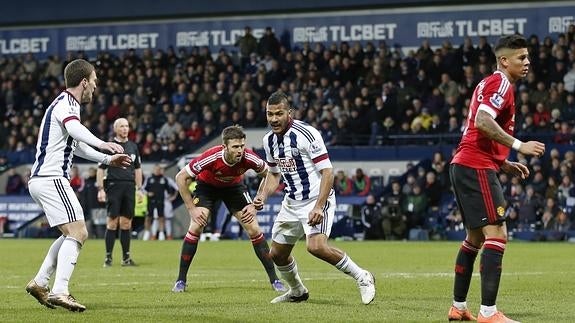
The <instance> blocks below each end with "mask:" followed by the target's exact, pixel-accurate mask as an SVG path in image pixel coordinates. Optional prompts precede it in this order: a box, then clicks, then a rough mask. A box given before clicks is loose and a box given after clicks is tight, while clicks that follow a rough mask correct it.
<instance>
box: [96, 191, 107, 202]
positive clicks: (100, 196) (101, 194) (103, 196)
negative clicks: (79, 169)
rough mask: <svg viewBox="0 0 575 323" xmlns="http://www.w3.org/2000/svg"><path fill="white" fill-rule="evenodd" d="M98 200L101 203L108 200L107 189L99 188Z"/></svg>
mask: <svg viewBox="0 0 575 323" xmlns="http://www.w3.org/2000/svg"><path fill="white" fill-rule="evenodd" d="M98 202H100V203H104V202H106V191H104V190H98Z"/></svg>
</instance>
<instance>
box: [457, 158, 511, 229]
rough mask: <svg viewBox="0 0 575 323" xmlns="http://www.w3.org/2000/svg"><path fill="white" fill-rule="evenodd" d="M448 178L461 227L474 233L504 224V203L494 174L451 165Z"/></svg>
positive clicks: (490, 171)
mask: <svg viewBox="0 0 575 323" xmlns="http://www.w3.org/2000/svg"><path fill="white" fill-rule="evenodd" d="M449 177H450V179H451V183H452V184H453V189H454V191H455V199H456V200H457V206H458V207H459V211H461V216H462V218H463V224H464V225H465V227H467V228H468V229H477V228H482V227H484V226H486V225H489V224H498V223H501V222H503V221H505V206H506V202H505V198H504V197H503V189H502V188H501V184H500V183H499V179H498V178H497V173H496V172H495V171H494V170H492V169H474V168H469V167H466V166H462V165H458V164H452V165H451V167H450V168H449Z"/></svg>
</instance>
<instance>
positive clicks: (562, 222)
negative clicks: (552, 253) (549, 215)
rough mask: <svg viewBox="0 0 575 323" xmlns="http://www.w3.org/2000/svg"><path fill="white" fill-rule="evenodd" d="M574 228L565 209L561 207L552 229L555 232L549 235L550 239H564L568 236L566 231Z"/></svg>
mask: <svg viewBox="0 0 575 323" xmlns="http://www.w3.org/2000/svg"><path fill="white" fill-rule="evenodd" d="M571 229H573V226H572V223H571V220H569V218H568V217H567V213H566V212H565V210H563V209H560V210H559V212H558V213H557V215H556V216H555V221H554V223H553V226H551V230H553V231H554V232H553V233H552V234H551V235H550V236H549V240H564V239H565V238H566V236H567V235H566V232H567V231H569V230H571Z"/></svg>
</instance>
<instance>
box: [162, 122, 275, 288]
mask: <svg viewBox="0 0 575 323" xmlns="http://www.w3.org/2000/svg"><path fill="white" fill-rule="evenodd" d="M222 142H223V144H222V145H220V146H216V147H212V148H210V149H208V150H206V151H205V152H204V153H203V154H201V155H200V156H199V157H197V158H195V159H194V160H192V161H190V163H189V164H188V165H186V167H184V168H182V169H181V170H180V172H179V173H178V174H177V175H176V183H177V184H178V190H179V191H180V195H181V196H182V199H183V200H184V204H185V205H186V208H187V209H188V213H189V214H190V217H191V221H190V227H189V228H188V233H187V234H186V236H185V238H184V242H183V244H182V251H181V254H180V272H179V274H178V279H177V280H176V283H175V284H174V287H173V288H172V291H173V292H176V293H178V292H184V291H185V289H186V286H187V285H186V277H187V275H188V270H189V268H190V265H191V263H192V260H193V259H194V256H195V254H196V250H197V248H198V242H199V241H200V235H201V234H202V231H203V229H204V227H205V226H206V225H207V224H208V218H209V217H210V213H214V214H211V216H216V214H215V213H216V212H217V210H214V206H215V205H216V203H217V202H218V201H223V202H224V204H225V205H226V207H227V208H228V210H229V212H230V213H231V214H233V215H234V216H235V217H236V218H237V219H238V221H239V222H240V224H241V225H242V227H243V228H244V229H245V230H246V232H247V234H248V236H249V237H250V239H251V241H252V245H253V247H254V251H255V253H256V255H257V257H258V258H259V259H260V261H261V263H262V265H263V266H264V268H265V270H266V273H267V274H268V278H269V281H270V283H271V285H272V288H273V289H274V290H276V291H282V292H283V291H285V287H284V286H283V283H282V282H281V281H280V280H279V279H278V277H277V275H276V272H275V268H274V264H273V262H272V261H271V259H270V257H269V246H268V243H267V241H266V239H265V237H264V233H263V232H262V230H261V228H260V226H259V224H258V221H257V218H256V216H255V214H246V213H245V212H244V209H245V208H246V206H247V205H251V202H252V199H251V197H250V196H249V193H248V192H247V189H246V187H245V186H244V185H243V184H241V181H242V176H243V174H244V173H245V172H246V171H247V170H248V169H253V170H254V171H255V172H256V173H258V174H259V175H260V176H262V177H263V176H265V174H266V172H267V166H266V164H265V162H264V161H263V160H262V159H261V158H260V157H259V156H258V155H257V154H256V153H254V152H253V151H251V150H249V149H246V134H245V133H244V131H243V129H242V128H241V127H240V126H230V127H227V128H225V129H224V130H223V131H222ZM192 178H196V179H197V185H196V190H195V192H194V196H192V194H191V193H190V191H189V189H188V187H189V184H190V181H191V180H192Z"/></svg>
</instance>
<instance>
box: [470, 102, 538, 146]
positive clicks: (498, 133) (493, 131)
mask: <svg viewBox="0 0 575 323" xmlns="http://www.w3.org/2000/svg"><path fill="white" fill-rule="evenodd" d="M475 125H476V126H477V129H479V130H480V131H481V132H482V133H483V134H484V135H485V136H487V137H488V138H489V139H491V140H494V141H497V142H498V143H500V144H502V145H505V146H507V147H511V148H513V149H516V150H517V151H519V152H520V153H522V154H524V155H529V156H543V153H544V152H545V144H543V143H541V142H538V141H528V142H521V141H519V140H517V139H515V138H514V137H513V136H511V135H509V134H507V133H506V132H505V131H504V130H503V129H501V127H500V126H499V125H498V124H497V122H495V120H494V119H493V117H492V116H491V115H490V114H489V113H487V112H485V111H483V110H479V111H477V116H476V117H475ZM516 140H517V143H516Z"/></svg>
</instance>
